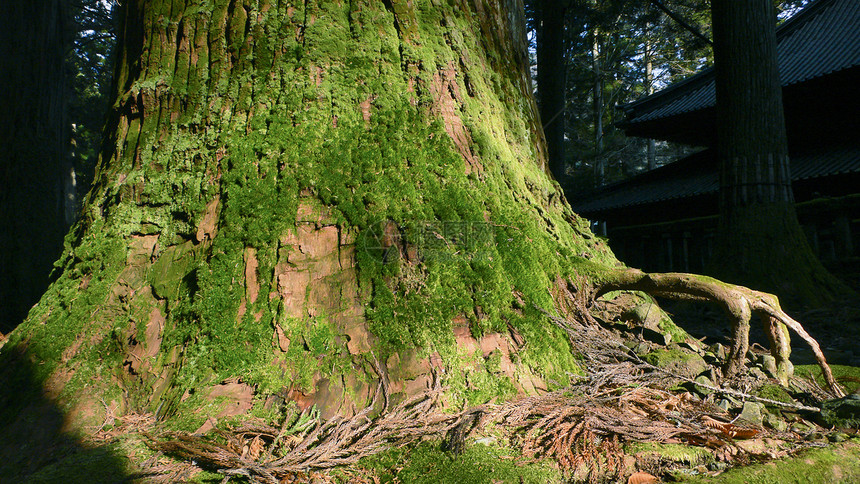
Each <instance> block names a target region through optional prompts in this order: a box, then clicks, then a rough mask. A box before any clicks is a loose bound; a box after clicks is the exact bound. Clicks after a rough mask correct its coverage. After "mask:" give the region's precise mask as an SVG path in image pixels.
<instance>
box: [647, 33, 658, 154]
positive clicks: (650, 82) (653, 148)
mask: <svg viewBox="0 0 860 484" xmlns="http://www.w3.org/2000/svg"><path fill="white" fill-rule="evenodd" d="M650 27H651V25H650V24H649V25H648V26H646V31H647V32H648V34H649V35H650V32H651V28H650ZM653 57H654V52H653V51H652V50H651V40H650V38H649V37H648V36H647V35H646V37H645V86H646V87H645V93H646V94H648V95H651V94H654V71H653V65H652V59H653ZM647 161H648V169H649V170H653V169H655V168H657V143H656V142H655V141H654V140H653V139H649V140H648V150H647Z"/></svg>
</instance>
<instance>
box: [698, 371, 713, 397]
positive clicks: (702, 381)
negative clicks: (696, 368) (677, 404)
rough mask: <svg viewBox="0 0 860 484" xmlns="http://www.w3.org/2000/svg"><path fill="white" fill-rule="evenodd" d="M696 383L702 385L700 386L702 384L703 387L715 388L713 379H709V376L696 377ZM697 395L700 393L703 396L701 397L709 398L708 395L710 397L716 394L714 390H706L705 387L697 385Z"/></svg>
mask: <svg viewBox="0 0 860 484" xmlns="http://www.w3.org/2000/svg"><path fill="white" fill-rule="evenodd" d="M696 383H700V384H702V385H707V386H710V387H712V386H714V382H712V381H711V379H710V378H708V377H707V376H705V375H699V376H697V377H696ZM696 393H698V394H699V395H701V396H703V397H707V396H708V395H710V394H712V393H714V391H713V390H711V389H710V388H705V387H703V386H698V385H697V386H696Z"/></svg>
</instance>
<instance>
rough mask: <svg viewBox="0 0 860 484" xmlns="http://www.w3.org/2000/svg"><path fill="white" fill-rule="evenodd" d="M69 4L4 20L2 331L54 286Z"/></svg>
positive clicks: (24, 10)
mask: <svg viewBox="0 0 860 484" xmlns="http://www.w3.org/2000/svg"><path fill="white" fill-rule="evenodd" d="M66 22H67V19H66V2H65V0H51V1H44V2H37V3H33V4H30V3H26V2H10V3H9V4H8V5H5V6H4V9H3V16H2V18H0V41H2V45H3V46H4V48H3V52H2V53H1V54H0V83H2V84H0V106H2V108H0V333H7V332H9V331H11V330H12V329H13V328H14V327H15V326H17V325H18V324H19V323H20V322H21V321H23V320H24V318H25V317H26V316H27V311H28V310H29V309H30V307H31V306H32V305H33V304H35V303H36V302H37V301H38V300H39V297H41V295H42V293H43V292H44V291H45V289H46V288H47V287H48V282H49V274H50V273H51V268H52V265H53V263H54V261H55V260H56V259H57V257H59V255H60V252H61V250H62V246H63V236H64V235H65V232H66V230H67V229H68V226H67V225H66V223H65V221H64V197H63V181H64V177H65V176H67V175H68V173H69V168H70V159H69V157H68V143H69V131H68V126H67V124H66V122H67V117H66V94H67V93H66V74H65V72H64V67H63V58H64V55H65V49H66V47H67V44H68V39H67V36H66V28H65V27H66V25H65V24H66Z"/></svg>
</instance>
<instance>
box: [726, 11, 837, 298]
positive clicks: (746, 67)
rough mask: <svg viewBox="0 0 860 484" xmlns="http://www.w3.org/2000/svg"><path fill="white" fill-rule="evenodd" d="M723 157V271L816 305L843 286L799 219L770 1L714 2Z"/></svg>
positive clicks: (736, 279)
mask: <svg viewBox="0 0 860 484" xmlns="http://www.w3.org/2000/svg"><path fill="white" fill-rule="evenodd" d="M711 8H712V18H713V29H714V57H715V69H716V86H717V87H716V89H717V92H716V94H717V125H718V130H717V137H718V145H717V152H718V156H719V159H720V232H719V239H718V243H717V244H718V246H717V251H716V255H715V260H716V261H719V262H718V263H716V264H715V267H716V269H715V270H716V274H715V275H717V276H719V277H721V278H723V279H726V280H729V281H731V282H736V283H740V284H745V285H749V286H753V287H758V288H762V289H764V290H767V291H770V292H774V293H776V294H778V295H779V296H780V297H781V298H784V299H785V300H786V301H788V302H789V303H790V304H803V305H818V304H821V303H824V302H828V301H831V300H832V299H833V297H834V296H835V294H836V293H839V292H842V293H844V292H845V289H844V288H842V287H841V285H840V283H838V281H836V280H835V279H834V278H833V277H832V276H830V275H829V273H827V272H826V270H825V269H824V268H823V267H822V265H821V263H820V262H819V261H818V260H817V259H816V258H815V256H814V255H813V253H812V251H811V249H810V248H809V245H808V243H807V241H806V238H805V237H804V235H803V232H802V230H801V228H800V224H799V223H798V221H797V216H796V214H795V210H794V199H793V196H792V190H791V174H790V165H789V158H788V147H787V141H786V134H785V118H784V116H783V107H782V90H781V88H780V83H779V72H778V68H777V57H776V33H775V25H776V17H775V10H774V8H773V4H772V2H769V1H767V0H755V1H750V2H733V1H730V0H714V1H713V2H712V7H711Z"/></svg>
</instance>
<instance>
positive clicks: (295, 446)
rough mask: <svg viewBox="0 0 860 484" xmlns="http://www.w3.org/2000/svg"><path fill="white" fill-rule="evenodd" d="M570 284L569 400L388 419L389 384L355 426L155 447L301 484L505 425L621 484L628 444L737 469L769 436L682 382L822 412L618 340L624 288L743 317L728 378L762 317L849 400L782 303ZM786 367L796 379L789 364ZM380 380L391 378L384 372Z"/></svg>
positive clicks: (311, 416) (421, 410) (686, 285)
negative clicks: (675, 449)
mask: <svg viewBox="0 0 860 484" xmlns="http://www.w3.org/2000/svg"><path fill="white" fill-rule="evenodd" d="M564 286H565V287H560V289H562V290H563V291H567V294H566V295H567V296H568V297H567V298H566V299H567V307H565V308H563V309H565V310H566V311H567V312H568V313H569V314H573V315H575V317H574V318H573V320H566V319H562V318H559V317H556V316H554V315H552V314H550V313H548V312H547V311H545V310H543V309H541V308H538V309H540V310H541V311H542V312H544V314H546V315H547V316H548V317H549V318H550V320H551V321H552V322H553V323H554V324H556V325H557V326H559V327H560V328H562V329H564V330H565V331H566V332H567V334H568V337H569V341H570V343H571V345H572V348H573V349H574V351H576V352H577V353H579V354H581V355H582V356H583V358H584V359H585V365H584V369H585V371H586V373H587V376H586V377H584V378H582V379H581V380H579V381H576V382H574V383H573V384H572V385H571V387H570V388H568V389H565V390H563V391H557V392H552V393H548V394H544V395H539V396H533V397H528V398H524V399H521V400H517V401H513V402H508V403H505V404H502V405H490V404H488V405H482V406H479V407H474V408H471V409H468V410H465V411H462V412H459V413H445V412H444V411H443V409H442V408H441V401H440V398H439V397H440V395H441V388H440V386H439V382H438V381H437V380H434V383H433V388H431V389H428V390H427V391H426V392H424V393H422V394H421V395H418V396H416V397H413V398H412V399H409V400H407V401H405V402H403V403H401V404H399V405H397V406H396V407H395V408H393V409H388V408H387V407H388V403H387V402H388V391H387V382H386V381H385V379H384V378H382V379H381V380H380V386H379V389H378V391H377V395H376V398H374V401H373V403H372V404H371V405H370V406H369V407H367V408H366V409H364V410H363V411H361V412H359V413H358V414H357V415H355V416H354V417H351V418H342V417H335V418H334V419H331V420H329V421H327V422H323V421H321V420H320V418H319V415H318V413H314V412H313V411H310V412H304V413H303V414H301V415H300V416H298V417H295V418H292V419H288V420H287V421H285V422H284V424H283V425H282V426H281V428H276V427H272V426H270V425H267V424H264V423H259V422H257V423H246V424H243V425H242V426H240V427H237V428H233V429H228V430H223V429H217V430H214V431H213V432H210V434H208V435H205V436H201V435H188V434H182V433H167V434H164V435H161V436H159V437H158V438H153V437H149V440H150V442H149V445H150V446H151V447H152V448H153V449H156V450H159V451H161V452H164V453H167V454H171V455H174V456H177V457H180V458H183V459H185V460H187V461H193V462H196V463H198V464H199V465H201V466H202V467H208V468H210V469H213V470H217V471H218V472H220V473H221V474H223V475H224V476H225V482H226V481H228V480H229V479H230V478H231V477H232V476H243V477H245V478H247V479H248V480H250V481H251V482H255V483H277V482H303V481H305V480H307V479H308V477H309V476H310V475H311V473H313V472H315V471H317V470H321V469H327V468H331V467H334V466H342V465H349V464H354V463H356V462H357V461H358V460H359V459H360V458H362V457H365V456H368V455H372V454H374V453H376V452H379V451H382V450H384V449H386V448H390V447H397V446H402V445H405V444H408V443H410V442H413V441H416V440H419V439H421V438H424V437H427V436H446V438H445V447H447V448H448V449H449V450H453V451H455V452H459V451H461V450H462V448H463V446H464V444H465V440H466V438H467V437H468V436H469V435H470V434H471V433H472V432H474V431H477V430H479V429H481V428H484V427H485V426H486V425H487V424H489V423H496V424H500V427H501V428H502V429H504V430H505V431H506V433H508V435H509V436H510V437H511V438H512V441H513V442H515V443H517V444H518V445H519V446H520V448H521V449H522V451H523V453H524V454H525V455H528V456H547V457H552V458H554V459H556V460H557V461H558V462H559V463H560V464H561V465H562V466H563V467H565V468H567V469H568V470H571V471H574V470H577V472H579V471H581V470H582V469H583V468H584V469H586V471H587V473H588V475H587V478H588V479H589V480H596V479H602V477H600V476H598V475H597V473H598V472H599V473H600V474H601V475H602V476H603V477H606V476H607V474H606V472H608V473H609V474H611V475H612V477H613V478H615V479H622V478H623V476H622V474H623V473H625V472H626V473H628V474H629V473H630V472H632V471H631V469H625V468H623V466H624V459H623V452H622V450H621V443H623V442H636V441H638V442H655V443H689V444H694V445H699V446H704V447H706V448H709V449H711V450H712V452H713V453H714V454H715V456H716V457H717V458H722V459H728V460H730V459H732V458H733V457H731V456H733V455H736V454H738V452H741V453H743V450H742V449H741V448H739V447H736V446H734V444H733V442H734V440H735V439H743V438H750V437H753V436H756V435H759V434H767V433H768V431H766V430H764V429H754V428H747V427H743V426H737V425H734V424H733V423H731V422H725V421H722V420H720V418H721V417H723V418H724V417H725V412H724V410H722V409H720V408H719V407H717V406H715V405H713V404H712V403H707V402H706V401H703V400H701V399H699V398H698V397H695V396H693V395H691V394H689V393H685V394H677V393H672V392H669V391H667V390H665V388H668V387H670V386H672V385H674V384H676V383H677V382H678V381H679V380H684V381H688V382H692V383H695V384H696V385H700V386H704V387H706V388H708V389H710V390H713V391H716V392H722V393H726V394H729V395H733V396H735V397H739V398H742V399H744V400H747V399H753V400H759V401H764V402H766V403H768V404H773V405H782V406H784V407H791V408H794V409H798V410H805V411H817V410H818V409H817V408H814V407H808V406H804V405H797V404H790V403H784V402H778V401H774V400H768V399H762V398H759V397H755V396H753V395H750V394H747V393H744V392H740V391H737V390H733V389H727V388H720V387H715V386H707V385H701V383H698V382H695V381H693V380H691V379H689V378H685V377H682V376H679V375H675V374H672V373H671V372H668V371H666V370H664V369H661V368H658V367H656V366H654V365H651V364H649V363H647V362H645V361H643V360H642V359H640V358H639V357H638V356H637V355H636V354H635V353H633V352H632V351H630V350H629V349H628V348H627V347H626V346H624V344H623V343H622V342H621V341H620V340H619V339H618V337H617V336H616V335H615V334H614V333H612V332H611V331H610V330H608V329H606V328H603V327H602V326H600V325H599V324H597V321H596V320H595V319H594V318H593V317H592V316H591V315H590V313H589V311H588V307H589V305H590V304H591V303H592V302H593V301H594V299H595V298H597V297H599V296H600V295H602V294H605V293H607V292H609V291H614V290H632V291H641V292H645V293H648V294H651V295H653V296H662V297H669V298H674V299H694V300H707V301H714V302H718V303H720V304H722V305H723V307H724V308H725V309H726V311H727V312H728V313H729V314H730V315H731V316H732V317H733V319H732V324H733V336H734V338H735V341H734V342H733V344H732V352H731V354H730V355H729V358H728V359H729V361H728V362H727V363H726V365H725V367H724V371H725V372H726V373H727V374H732V373H739V372H740V369H741V368H743V367H744V366H743V365H744V357H745V355H746V351H747V348H748V335H749V320H750V317H751V316H752V315H753V314H757V315H759V317H761V318H762V319H763V320H764V321H765V323H766V325H767V328H769V329H771V330H772V331H771V333H772V334H771V345H772V348H771V351H772V352H773V353H774V356H776V357H778V359H779V358H782V361H783V362H784V363H785V364H787V365H790V363H789V362H788V336H787V334H786V333H787V332H786V330H785V327H786V326H787V327H789V328H791V329H792V330H794V331H795V332H796V333H797V334H799V335H800V336H801V337H802V338H803V339H804V340H805V341H806V342H807V343H808V344H809V345H810V346H811V347H812V350H813V352H814V353H815V355H816V358H818V362H819V365H820V366H821V368H822V371H823V372H824V375H825V377H826V378H827V382H828V384H829V385H830V391H831V392H832V393H834V394H837V395H840V396H841V395H842V391H841V389H840V388H839V386H838V385H837V384H836V382H835V380H834V379H833V376H832V373H831V372H830V368H829V367H828V366H827V363H826V361H825V360H824V356H823V355H822V354H821V350H820V348H819V346H818V344H817V343H816V342H815V340H813V339H812V338H811V337H810V336H809V335H808V334H807V333H806V331H805V330H804V329H803V327H802V326H801V325H800V324H799V323H797V322H796V321H795V320H793V319H792V318H790V317H789V316H787V315H786V314H785V313H784V312H782V310H781V309H780V308H779V303H778V302H777V300H776V298H775V297H774V296H772V295H769V294H765V293H761V292H757V291H753V290H750V289H747V288H745V287H740V286H732V285H729V284H724V283H722V282H720V281H717V280H715V279H711V278H707V277H703V276H695V275H690V274H645V273H643V272H641V271H636V270H624V271H617V272H615V273H613V274H612V275H611V276H610V277H609V278H608V279H606V280H604V282H602V283H601V284H599V285H597V286H588V285H585V284H583V285H582V287H583V288H586V290H585V291H583V290H578V289H577V288H576V287H575V286H574V285H572V284H565V285H564ZM787 368H788V369H789V370H790V366H789V367H787ZM377 372H378V373H380V375H383V373H382V372H380V371H379V370H378V369H377ZM382 401H384V402H385V404H384V405H383V404H381V402H382ZM380 407H382V413H381V414H380V415H379V416H377V417H372V415H373V414H374V413H375V410H374V409H377V410H378V409H379V408H380ZM726 449H729V450H726ZM721 456H722V457H721Z"/></svg>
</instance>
